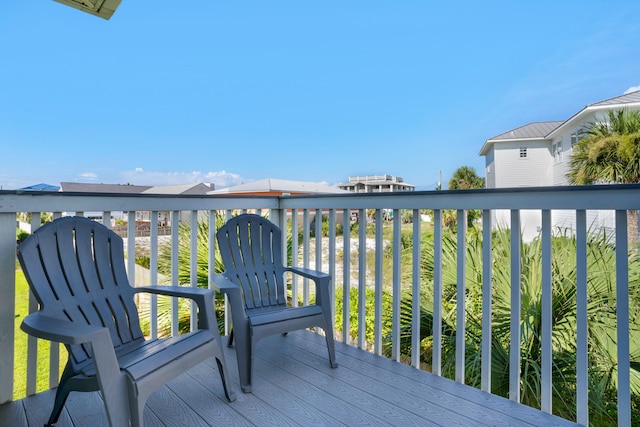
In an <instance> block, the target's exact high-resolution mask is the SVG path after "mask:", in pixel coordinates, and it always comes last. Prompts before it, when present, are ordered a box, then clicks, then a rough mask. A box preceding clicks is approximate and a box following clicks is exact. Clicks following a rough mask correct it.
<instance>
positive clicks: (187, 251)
mask: <svg viewBox="0 0 640 427" xmlns="http://www.w3.org/2000/svg"><path fill="white" fill-rule="evenodd" d="M224 221H225V218H224V216H223V215H220V214H218V213H216V217H215V224H216V230H217V229H218V228H220V227H221V226H222V224H224ZM197 224H198V229H197V232H196V236H197V268H196V282H197V285H198V287H201V288H206V287H208V281H209V250H213V246H212V245H210V244H209V243H210V242H209V217H208V216H206V215H205V216H204V217H203V218H200V219H198V222H197ZM177 256H178V284H179V285H180V286H189V285H190V283H191V267H190V266H191V261H190V259H191V225H190V223H189V222H180V223H179V224H178V252H177ZM222 271H224V264H223V263H222V257H221V256H220V253H219V252H216V256H215V273H220V272H222ZM158 273H160V274H162V275H164V276H165V277H171V243H170V242H169V243H165V244H164V245H162V246H160V248H159V253H158ZM166 284H168V283H166ZM223 305H224V297H223V296H222V295H217V296H216V312H217V317H218V324H219V326H220V328H221V330H222V319H224V317H223V315H222V313H223ZM157 307H158V317H157V321H158V334H159V335H161V336H163V335H169V334H170V333H171V318H172V312H173V311H172V298H158V304H157ZM148 315H149V307H145V308H144V309H142V310H141V317H142V318H143V319H146V318H148ZM177 315H178V325H179V326H178V330H179V331H180V332H181V333H182V332H188V330H189V328H190V319H191V303H190V301H189V300H186V299H179V300H178V310H177Z"/></svg>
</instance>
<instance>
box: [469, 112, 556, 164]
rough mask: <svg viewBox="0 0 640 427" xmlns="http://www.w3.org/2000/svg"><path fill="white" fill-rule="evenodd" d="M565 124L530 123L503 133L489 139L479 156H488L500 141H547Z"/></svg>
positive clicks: (554, 122)
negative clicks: (546, 139) (549, 136)
mask: <svg viewBox="0 0 640 427" xmlns="http://www.w3.org/2000/svg"><path fill="white" fill-rule="evenodd" d="M563 123H564V122H563V121H560V120H558V121H552V122H534V123H529V124H528V125H524V126H520V127H519V128H515V129H513V130H510V131H507V132H505V133H501V134H500V135H497V136H494V137H493V138H489V139H487V140H486V141H485V143H484V145H483V146H482V148H481V149H480V153H479V154H480V155H481V156H484V155H485V154H487V153H488V152H489V149H490V148H491V146H492V145H493V143H494V142H498V141H500V142H505V141H520V140H523V139H529V140H530V139H545V138H546V137H547V135H549V134H550V133H551V132H553V131H554V130H556V129H557V128H558V127H559V126H561V125H562V124H563Z"/></svg>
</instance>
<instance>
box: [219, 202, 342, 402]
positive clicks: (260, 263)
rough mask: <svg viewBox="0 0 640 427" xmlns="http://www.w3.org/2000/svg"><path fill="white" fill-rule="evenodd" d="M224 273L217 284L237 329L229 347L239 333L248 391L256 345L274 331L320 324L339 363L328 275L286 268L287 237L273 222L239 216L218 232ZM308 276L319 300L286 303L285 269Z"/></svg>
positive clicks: (238, 346) (242, 382)
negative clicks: (284, 247) (284, 249)
mask: <svg viewBox="0 0 640 427" xmlns="http://www.w3.org/2000/svg"><path fill="white" fill-rule="evenodd" d="M216 238H217V240H218V245H219V247H220V253H221V255H222V260H223V262H224V266H225V271H224V273H222V274H217V275H214V276H213V278H212V285H213V287H214V288H216V289H217V290H218V291H219V292H224V293H225V294H227V296H228V298H229V302H230V305H231V318H232V322H233V327H232V330H231V333H230V334H229V341H228V345H229V346H230V347H231V346H232V345H233V339H234V335H235V337H236V357H237V360H238V372H239V374H240V387H241V389H242V391H243V392H245V393H249V392H251V386H252V379H253V354H254V352H255V348H256V343H257V342H258V341H259V340H260V339H262V338H264V337H266V336H269V335H275V334H280V333H282V334H286V333H287V332H289V331H294V330H298V329H305V328H310V327H314V326H315V327H320V328H322V329H323V330H324V332H325V336H326V340H327V348H328V351H329V363H330V365H331V367H333V368H335V367H337V366H338V365H337V363H336V360H335V349H334V341H333V322H332V319H331V305H330V304H331V302H330V300H329V298H330V297H329V285H330V279H331V277H330V276H329V275H328V274H325V273H322V272H319V271H315V270H310V269H305V268H293V267H284V266H283V263H282V255H281V253H282V252H281V248H282V236H281V232H280V229H279V228H278V227H276V226H275V225H274V224H273V223H272V222H271V221H269V220H267V219H265V218H263V217H261V216H259V215H253V214H242V215H238V216H236V217H234V218H232V219H231V220H229V221H228V222H227V223H226V224H225V225H223V226H222V227H221V228H220V229H219V230H218V232H217V233H216ZM286 272H291V273H293V274H298V275H300V276H303V277H307V278H309V279H311V280H313V282H314V283H315V285H316V286H315V287H316V302H315V304H312V305H308V306H302V307H293V306H291V305H289V304H288V303H287V286H286V283H285V273H286Z"/></svg>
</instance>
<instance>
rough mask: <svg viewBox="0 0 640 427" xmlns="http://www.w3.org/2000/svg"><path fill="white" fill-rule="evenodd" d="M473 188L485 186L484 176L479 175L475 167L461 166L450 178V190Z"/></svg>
mask: <svg viewBox="0 0 640 427" xmlns="http://www.w3.org/2000/svg"><path fill="white" fill-rule="evenodd" d="M473 188H484V178H482V177H480V176H478V174H477V173H476V170H475V169H474V168H472V167H469V166H460V167H459V168H458V169H456V171H455V172H454V173H453V177H451V179H450V180H449V190H470V189H473Z"/></svg>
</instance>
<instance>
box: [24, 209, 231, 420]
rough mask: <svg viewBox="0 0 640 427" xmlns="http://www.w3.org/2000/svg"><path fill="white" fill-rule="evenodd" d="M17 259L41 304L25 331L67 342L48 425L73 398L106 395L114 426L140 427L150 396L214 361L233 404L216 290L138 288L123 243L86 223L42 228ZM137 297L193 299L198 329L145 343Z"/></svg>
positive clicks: (69, 220) (75, 220) (77, 220)
mask: <svg viewBox="0 0 640 427" xmlns="http://www.w3.org/2000/svg"><path fill="white" fill-rule="evenodd" d="M18 259H19V260H20V264H21V265H22V269H23V271H24V273H25V276H26V278H27V281H28V283H29V286H30V288H31V290H32V291H33V293H34V295H35V297H36V298H37V300H38V303H39V304H40V309H39V311H37V312H35V313H32V314H30V315H29V316H27V317H26V318H25V319H24V320H23V322H22V325H21V328H22V329H23V330H24V331H25V332H27V333H29V334H31V335H34V336H36V337H39V338H44V339H47V340H51V341H57V342H61V343H64V344H65V345H66V348H67V350H68V351H69V359H68V362H67V365H66V367H65V368H64V371H63V373H62V377H61V379H60V384H59V386H58V390H57V392H56V397H55V403H54V407H53V411H52V412H51V417H50V418H49V421H48V424H47V425H49V426H51V425H53V424H55V423H56V422H57V420H58V417H59V416H60V413H61V411H62V408H63V406H64V403H65V401H66V399H67V397H68V395H69V393H70V392H71V391H97V390H100V391H101V393H102V396H103V400H104V404H105V408H106V412H107V416H108V419H109V422H110V424H111V425H112V426H128V425H129V423H131V425H133V426H141V425H142V424H143V411H144V406H145V402H146V400H147V398H148V397H149V395H150V394H151V393H152V392H153V391H154V390H156V389H157V388H158V387H160V386H162V385H163V384H164V383H166V382H167V381H169V380H171V379H172V378H174V377H176V376H177V375H179V374H180V373H182V372H184V371H185V370H188V369H190V368H191V367H193V366H195V365H197V364H198V363H200V362H202V361H203V360H205V359H207V358H210V357H215V358H216V360H217V364H218V368H219V371H220V376H221V378H222V384H223V386H224V392H225V396H226V398H227V399H228V400H229V401H232V400H234V399H235V395H234V393H233V391H232V390H231V388H230V384H229V382H228V379H227V378H228V377H227V368H226V363H225V359H224V355H223V353H222V344H221V341H220V334H219V332H218V327H217V322H216V318H215V310H214V307H213V298H214V294H213V290H208V289H199V288H184V287H178V286H146V287H138V288H133V287H132V286H131V285H130V284H129V281H128V278H127V273H126V271H125V265H124V251H123V245H122V239H121V238H120V237H119V236H118V235H117V234H115V233H114V232H113V231H111V230H109V229H108V228H107V227H105V226H103V225H101V224H99V223H97V222H95V221H91V220H89V219H87V218H83V217H64V218H60V219H57V220H55V221H53V222H51V223H48V224H46V225H44V226H42V227H41V228H39V229H38V230H36V231H35V232H34V233H33V234H32V235H31V236H29V237H28V238H27V239H26V240H25V241H24V242H23V243H22V244H21V245H20V246H19V248H18ZM137 292H149V293H153V294H162V295H170V296H174V297H186V298H191V299H193V300H194V301H195V302H196V303H197V305H198V329H197V330H195V331H192V332H190V333H187V334H183V335H180V336H176V337H170V338H162V339H145V337H144V336H143V334H142V331H141V330H140V324H139V318H138V312H137V309H136V305H135V303H134V294H135V293H137Z"/></svg>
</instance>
